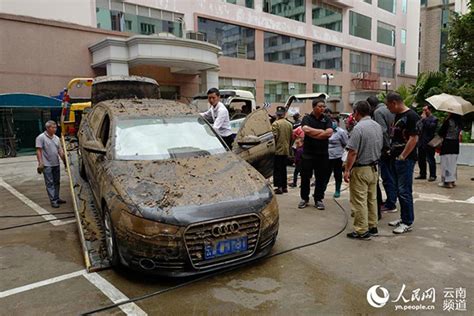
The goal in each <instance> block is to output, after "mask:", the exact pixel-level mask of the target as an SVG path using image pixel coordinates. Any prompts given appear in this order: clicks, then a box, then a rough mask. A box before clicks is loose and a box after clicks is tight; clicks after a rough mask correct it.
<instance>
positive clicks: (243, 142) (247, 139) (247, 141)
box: [237, 135, 261, 146]
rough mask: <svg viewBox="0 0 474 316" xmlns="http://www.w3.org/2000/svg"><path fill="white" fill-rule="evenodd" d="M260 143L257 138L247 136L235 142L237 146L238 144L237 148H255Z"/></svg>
mask: <svg viewBox="0 0 474 316" xmlns="http://www.w3.org/2000/svg"><path fill="white" fill-rule="evenodd" d="M260 143H261V141H260V138H258V136H255V135H247V136H244V137H242V138H241V139H239V140H238V141H237V144H239V146H245V145H250V146H255V145H258V144H260Z"/></svg>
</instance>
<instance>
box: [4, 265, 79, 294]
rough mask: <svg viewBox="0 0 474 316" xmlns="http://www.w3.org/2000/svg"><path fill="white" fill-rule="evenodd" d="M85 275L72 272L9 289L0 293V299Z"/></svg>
mask: <svg viewBox="0 0 474 316" xmlns="http://www.w3.org/2000/svg"><path fill="white" fill-rule="evenodd" d="M85 273H87V272H86V270H80V271H76V272H72V273H69V274H64V275H60V276H57V277H54V278H51V279H47V280H43V281H39V282H35V283H31V284H27V285H23V286H20V287H17V288H14V289H10V290H6V291H3V292H0V298H4V297H7V296H10V295H14V294H18V293H21V292H26V291H29V290H32V289H36V288H38V287H42V286H45V285H48V284H53V283H57V282H61V281H64V280H67V279H71V278H75V277H77V276H80V275H83V274H85Z"/></svg>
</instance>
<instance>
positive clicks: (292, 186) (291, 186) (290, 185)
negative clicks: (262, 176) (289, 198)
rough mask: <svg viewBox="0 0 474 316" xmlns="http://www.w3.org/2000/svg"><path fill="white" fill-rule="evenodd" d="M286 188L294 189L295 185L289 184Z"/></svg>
mask: <svg viewBox="0 0 474 316" xmlns="http://www.w3.org/2000/svg"><path fill="white" fill-rule="evenodd" d="M288 186H289V187H290V188H296V184H293V183H292V184H289V185H288Z"/></svg>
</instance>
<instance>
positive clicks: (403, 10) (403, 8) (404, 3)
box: [402, 0, 407, 13]
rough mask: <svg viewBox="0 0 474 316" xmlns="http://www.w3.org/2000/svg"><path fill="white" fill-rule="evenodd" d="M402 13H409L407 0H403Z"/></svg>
mask: <svg viewBox="0 0 474 316" xmlns="http://www.w3.org/2000/svg"><path fill="white" fill-rule="evenodd" d="M402 12H403V13H407V0H402Z"/></svg>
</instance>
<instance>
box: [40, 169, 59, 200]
mask: <svg viewBox="0 0 474 316" xmlns="http://www.w3.org/2000/svg"><path fill="white" fill-rule="evenodd" d="M43 176H44V183H45V184H46V192H47V193H48V197H49V200H50V201H51V202H57V201H58V200H59V183H60V173H59V166H54V167H46V166H45V167H44V170H43Z"/></svg>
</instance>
